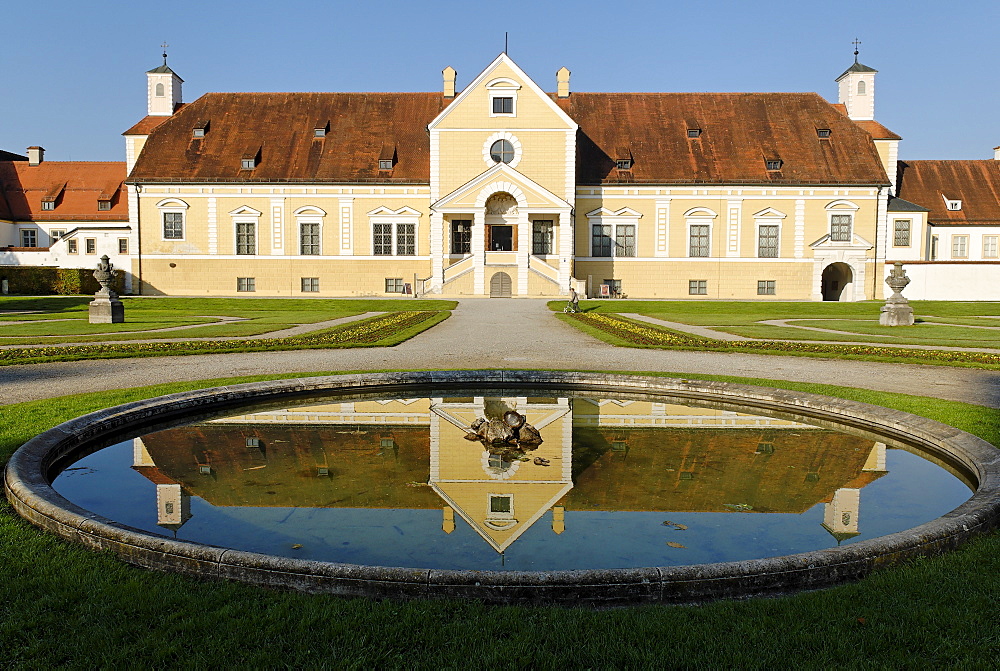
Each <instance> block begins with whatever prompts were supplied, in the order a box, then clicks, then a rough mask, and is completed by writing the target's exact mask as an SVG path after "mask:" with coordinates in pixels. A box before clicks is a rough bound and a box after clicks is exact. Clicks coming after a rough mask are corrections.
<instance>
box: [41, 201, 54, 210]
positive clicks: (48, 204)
mask: <svg viewBox="0 0 1000 671" xmlns="http://www.w3.org/2000/svg"><path fill="white" fill-rule="evenodd" d="M42 209H43V210H54V209H56V201H54V200H43V201H42Z"/></svg>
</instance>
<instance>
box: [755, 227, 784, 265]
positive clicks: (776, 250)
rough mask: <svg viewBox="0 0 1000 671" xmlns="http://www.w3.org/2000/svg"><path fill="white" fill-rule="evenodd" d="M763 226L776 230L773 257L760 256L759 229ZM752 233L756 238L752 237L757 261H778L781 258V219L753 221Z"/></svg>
mask: <svg viewBox="0 0 1000 671" xmlns="http://www.w3.org/2000/svg"><path fill="white" fill-rule="evenodd" d="M764 226H774V227H775V228H776V229H778V234H777V241H776V244H775V248H774V256H761V254H760V250H761V246H760V229H761V228H763V227H764ZM754 232H755V233H756V236H755V237H754V246H755V248H756V249H755V252H756V256H757V258H758V259H780V258H781V219H777V218H769V217H767V218H765V217H760V218H758V219H755V220H754Z"/></svg>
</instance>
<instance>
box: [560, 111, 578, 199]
mask: <svg viewBox="0 0 1000 671" xmlns="http://www.w3.org/2000/svg"><path fill="white" fill-rule="evenodd" d="M563 198H565V199H566V202H567V203H569V204H570V205H571V206H573V207H576V129H575V128H574V129H573V130H571V131H566V195H564V196H563Z"/></svg>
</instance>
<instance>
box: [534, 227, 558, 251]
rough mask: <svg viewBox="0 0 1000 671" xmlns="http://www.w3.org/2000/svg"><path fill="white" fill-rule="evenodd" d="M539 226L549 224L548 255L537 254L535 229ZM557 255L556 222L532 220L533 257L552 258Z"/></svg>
mask: <svg viewBox="0 0 1000 671" xmlns="http://www.w3.org/2000/svg"><path fill="white" fill-rule="evenodd" d="M538 224H548V225H549V230H548V242H549V252H548V253H546V254H536V253H535V232H536V231H535V227H536V226H537V225H538ZM555 253H556V221H555V219H532V220H531V255H532V256H552V255H554V254H555Z"/></svg>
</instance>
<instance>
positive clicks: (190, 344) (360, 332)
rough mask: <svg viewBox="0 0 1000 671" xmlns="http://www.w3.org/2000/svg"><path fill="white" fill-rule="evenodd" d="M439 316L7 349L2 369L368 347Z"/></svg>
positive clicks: (0, 357)
mask: <svg viewBox="0 0 1000 671" xmlns="http://www.w3.org/2000/svg"><path fill="white" fill-rule="evenodd" d="M438 314H440V313H439V312H435V311H421V312H392V313H389V314H385V315H379V316H377V317H372V318H371V319H365V320H363V321H358V322H352V323H350V324H344V325H342V326H337V327H334V328H332V329H328V330H326V331H320V332H316V333H310V334H308V335H304V336H296V337H291V338H255V339H252V340H199V341H196V340H192V341H187V342H144V343H117V344H115V343H108V344H95V345H72V346H53V347H29V348H19V349H6V350H0V365H2V364H16V363H32V362H33V361H36V360H40V359H50V358H54V357H58V358H59V359H62V360H73V359H94V358H118V357H131V356H170V355H175V354H194V353H203V352H254V351H274V350H288V349H314V348H315V349H318V348H327V347H365V346H371V345H375V344H377V343H379V342H380V341H383V340H387V339H389V338H390V337H391V336H392V335H394V334H396V333H398V332H400V331H402V330H405V329H409V328H411V327H414V326H417V325H419V324H422V323H424V322H426V321H428V320H430V319H432V318H433V317H435V316H437V315H438ZM431 325H433V324H429V325H428V326H431Z"/></svg>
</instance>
